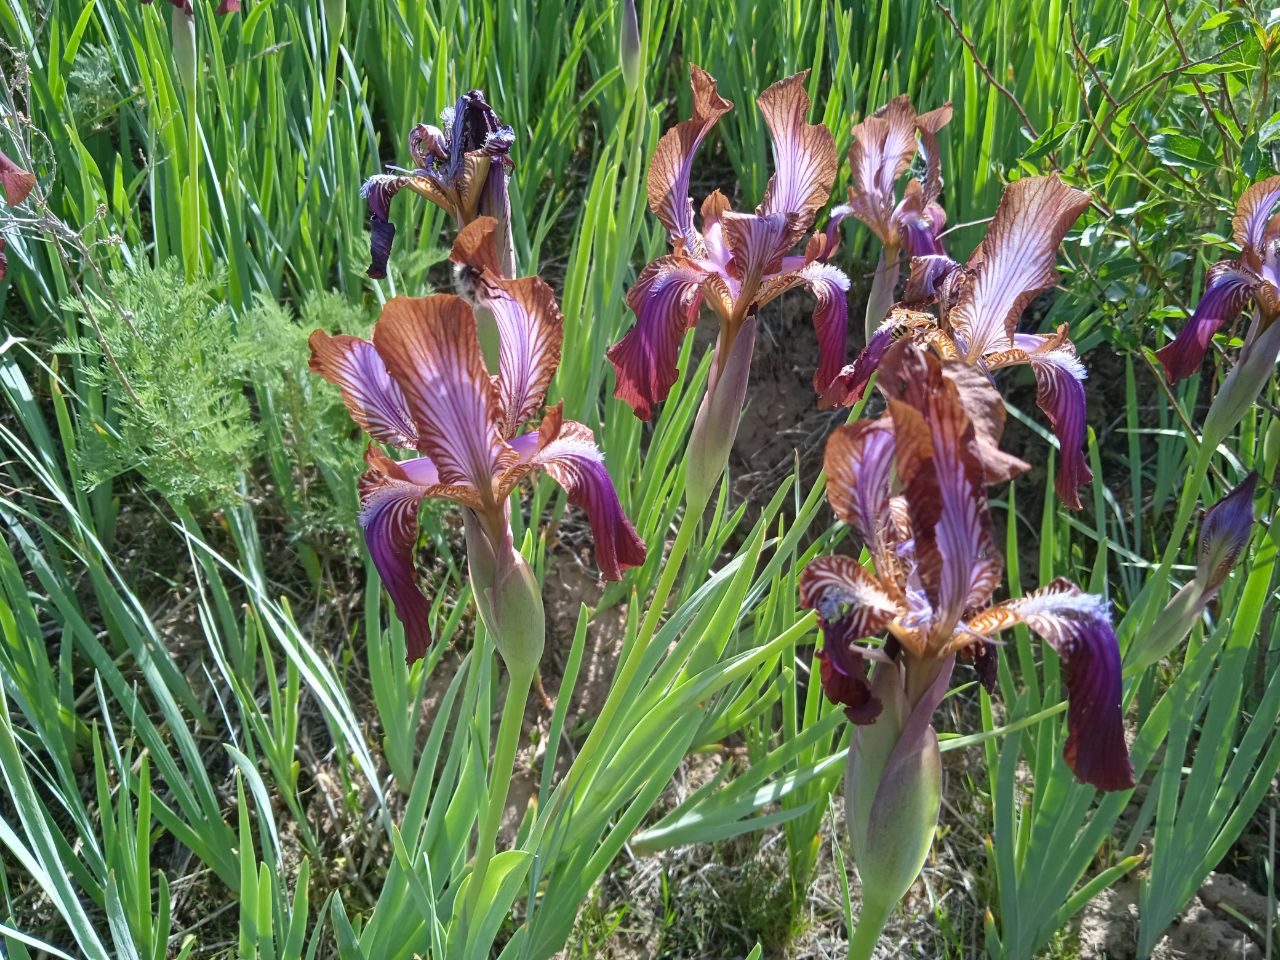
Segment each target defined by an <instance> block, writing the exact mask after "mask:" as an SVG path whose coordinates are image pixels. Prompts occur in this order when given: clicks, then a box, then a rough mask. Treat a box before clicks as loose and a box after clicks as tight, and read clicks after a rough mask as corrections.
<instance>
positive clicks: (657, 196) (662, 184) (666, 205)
mask: <svg viewBox="0 0 1280 960" xmlns="http://www.w3.org/2000/svg"><path fill="white" fill-rule="evenodd" d="M689 81H690V84H691V85H692V87H693V116H692V117H690V118H689V119H688V120H684V121H682V122H680V123H678V124H676V125H675V126H674V127H672V128H671V129H670V130H668V131H667V132H666V133H664V134H663V135H662V139H661V140H659V141H658V146H657V149H656V150H654V152H653V159H652V160H651V161H650V162H649V178H648V188H649V208H650V209H651V210H652V211H653V212H654V215H655V216H657V218H658V219H659V220H661V221H662V225H663V226H665V227H666V228H667V233H668V234H669V235H670V236H671V237H672V239H675V238H680V239H681V240H683V241H685V243H686V244H692V242H693V237H694V234H695V230H694V227H693V201H692V200H691V199H689V174H690V171H691V170H692V168H693V157H694V154H696V153H697V152H698V147H699V146H700V145H701V144H702V141H703V139H704V138H705V137H706V135H707V134H708V133H709V132H710V130H711V128H712V127H714V126H715V125H716V123H717V121H719V119H720V118H721V117H722V116H724V115H725V114H726V113H728V112H729V111H730V110H732V109H733V104H732V103H731V102H730V101H728V100H726V99H724V98H723V97H722V96H720V94H719V93H718V92H717V91H716V81H715V78H714V77H712V76H711V74H709V73H707V72H706V71H705V70H703V69H702V68H701V67H699V66H698V65H697V64H690V66H689Z"/></svg>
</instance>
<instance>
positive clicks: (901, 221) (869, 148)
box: [832, 94, 951, 338]
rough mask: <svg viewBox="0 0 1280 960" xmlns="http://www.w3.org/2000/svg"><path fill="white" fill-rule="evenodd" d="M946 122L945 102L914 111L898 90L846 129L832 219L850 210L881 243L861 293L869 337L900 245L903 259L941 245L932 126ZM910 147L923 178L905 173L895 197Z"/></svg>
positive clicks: (893, 280)
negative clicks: (840, 189)
mask: <svg viewBox="0 0 1280 960" xmlns="http://www.w3.org/2000/svg"><path fill="white" fill-rule="evenodd" d="M950 122H951V104H950V103H944V104H943V105H942V106H940V107H938V108H937V109H936V110H930V111H929V112H928V113H922V114H917V113H916V111H915V108H914V107H913V106H912V105H911V98H910V97H908V96H907V95H906V94H903V95H902V96H899V97H894V99H892V100H890V101H889V102H888V103H886V104H885V105H884V106H883V107H881V108H880V109H879V110H877V111H876V112H875V113H873V114H872V115H871V116H869V117H867V119H865V120H863V121H862V122H861V123H859V124H858V125H857V126H855V127H854V128H853V131H852V133H853V146H851V147H850V148H849V170H850V172H851V173H852V175H853V183H852V184H851V185H850V186H849V204H848V206H847V207H838V208H837V209H836V210H834V211H832V219H833V220H838V219H839V218H841V217H843V216H844V215H845V214H852V215H853V216H854V217H856V218H857V219H859V220H861V221H862V222H863V223H865V224H866V225H867V226H868V227H870V228H871V231H872V232H873V233H874V234H875V235H876V237H877V238H878V239H879V241H880V243H881V245H882V246H881V250H880V260H879V262H878V263H877V264H876V273H875V279H874V280H873V281H872V285H871V295H870V297H869V298H868V300H867V337H868V338H870V337H871V335H872V333H873V331H875V329H876V328H877V327H878V326H880V324H881V323H883V322H884V318H885V315H886V314H887V313H888V312H889V307H890V306H892V305H893V294H894V290H895V289H896V288H897V285H898V277H899V275H900V273H901V254H902V253H903V251H905V252H906V255H907V258H908V259H910V258H911V257H923V256H928V255H931V254H940V253H943V252H944V251H943V247H942V241H941V240H939V239H938V235H939V234H940V233H941V232H942V228H943V227H944V226H945V225H946V222H947V215H946V212H945V211H944V210H943V209H942V207H941V206H940V205H939V204H938V196H939V195H940V194H941V193H942V159H941V155H940V153H939V150H938V131H939V130H941V129H942V128H943V127H945V126H946V125H947V124H948V123H950ZM917 152H918V153H920V154H921V155H922V156H923V157H924V161H925V167H924V176H923V179H916V178H914V177H913V178H911V179H909V180H907V185H906V187H905V188H904V189H903V194H902V198H901V199H899V198H898V195H897V184H898V180H899V179H900V178H901V177H902V175H903V174H904V173H906V172H907V171H908V170H909V169H910V168H911V163H912V160H913V158H914V157H915V155H916V153H917Z"/></svg>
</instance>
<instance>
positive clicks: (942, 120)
mask: <svg viewBox="0 0 1280 960" xmlns="http://www.w3.org/2000/svg"><path fill="white" fill-rule="evenodd" d="M951 113H952V110H951V101H950V100H948V101H947V102H946V103H944V104H943V105H942V106H940V107H938V108H937V109H936V110H930V111H929V112H928V113H922V114H920V115H919V116H918V117H916V130H917V132H918V133H919V134H920V152H921V153H923V154H924V161H925V174H924V183H923V186H924V195H925V199H926V200H927V201H929V202H932V201H934V200H937V199H938V195H939V194H941V193H942V151H941V150H940V149H939V147H938V131H939V130H941V129H942V128H943V127H945V126H946V125H947V124H948V123H950V122H951Z"/></svg>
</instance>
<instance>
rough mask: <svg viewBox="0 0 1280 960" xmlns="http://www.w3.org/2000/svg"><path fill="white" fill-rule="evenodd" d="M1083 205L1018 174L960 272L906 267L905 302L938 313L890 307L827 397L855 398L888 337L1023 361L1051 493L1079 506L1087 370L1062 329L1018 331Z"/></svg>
mask: <svg viewBox="0 0 1280 960" xmlns="http://www.w3.org/2000/svg"><path fill="white" fill-rule="evenodd" d="M1088 205H1089V195H1088V194H1087V193H1085V192H1084V191H1082V190H1076V189H1074V188H1072V187H1069V186H1067V185H1066V184H1065V183H1063V182H1062V181H1061V180H1060V179H1058V177H1057V176H1056V175H1054V176H1049V177H1024V178H1023V179H1021V180H1018V181H1016V182H1014V183H1011V184H1009V186H1008V187H1006V188H1005V191H1004V196H1003V197H1002V198H1001V200H1000V206H999V207H998V208H997V209H996V215H995V217H994V218H993V219H992V221H991V225H990V227H988V229H987V235H986V237H985V238H984V239H983V241H982V243H981V244H979V245H978V249H977V250H975V251H974V252H973V254H972V256H970V258H969V263H968V265H967V266H961V265H960V264H959V263H957V262H956V261H954V260H952V259H951V258H950V257H947V256H946V255H944V254H931V255H928V256H922V257H916V258H914V259H913V260H912V261H911V277H910V279H909V280H908V282H907V289H906V292H905V295H904V303H905V304H907V305H909V306H916V305H919V306H926V305H928V304H936V306H937V311H938V313H937V316H936V317H934V316H933V315H932V314H929V313H921V312H918V311H915V310H894V311H892V312H891V313H890V315H889V317H888V319H886V320H885V322H884V323H883V324H882V325H881V326H880V328H879V329H878V330H876V332H875V334H874V335H873V336H872V337H871V339H870V340H868V342H867V346H866V349H865V350H864V351H863V352H862V354H861V355H860V356H859V357H858V358H857V360H856V361H855V362H854V363H852V364H850V365H849V366H847V367H845V368H844V369H843V370H842V371H841V372H840V375H839V376H838V377H837V378H836V379H835V381H834V382H833V383H832V386H831V389H830V391H829V394H828V397H827V400H828V402H829V403H831V404H833V405H837V406H839V405H848V404H851V403H853V402H854V401H856V400H858V399H859V398H860V397H861V396H862V393H863V391H864V390H865V389H866V385H867V381H868V380H869V379H870V378H871V374H873V373H874V372H875V371H876V369H877V367H878V366H879V363H880V358H881V357H883V356H884V352H885V350H886V349H888V347H889V345H890V344H891V343H892V342H893V340H894V339H895V338H896V337H898V336H900V335H903V334H906V335H908V336H911V337H912V338H913V339H916V340H917V341H920V342H924V343H928V344H930V345H931V346H932V347H933V348H934V349H935V350H936V351H937V353H938V354H939V355H940V356H942V357H944V358H956V359H960V360H963V361H964V362H966V363H970V364H975V365H977V366H978V367H979V368H981V369H982V370H984V371H987V372H991V371H994V370H997V369H999V368H1001V367H1009V366H1014V365H1017V364H1028V365H1030V367H1031V369H1032V371H1033V372H1034V373H1035V377H1036V387H1037V391H1036V404H1037V405H1038V406H1039V407H1040V409H1041V410H1042V411H1043V412H1044V414H1045V415H1046V416H1047V417H1048V418H1049V422H1050V424H1052V426H1053V430H1054V433H1055V434H1056V435H1057V437H1058V442H1059V446H1060V447H1061V457H1062V459H1061V463H1060V465H1059V468H1058V476H1057V483H1056V487H1057V491H1058V496H1059V497H1060V498H1061V499H1062V501H1063V503H1065V504H1066V505H1067V506H1069V507H1071V508H1072V509H1073V510H1079V509H1080V494H1079V489H1080V487H1081V486H1083V485H1084V484H1086V483H1088V482H1089V481H1090V480H1091V479H1093V473H1092V472H1091V471H1090V470H1089V465H1088V463H1086V462H1085V456H1084V452H1083V445H1084V439H1085V418H1086V408H1085V395H1084V380H1085V377H1086V376H1087V374H1086V372H1085V369H1084V365H1083V364H1081V363H1080V360H1079V359H1078V358H1077V357H1076V351H1075V345H1074V344H1072V342H1071V340H1070V339H1069V338H1068V336H1067V329H1066V327H1065V325H1064V326H1062V327H1059V328H1058V329H1057V330H1056V331H1054V332H1053V333H1049V334H1032V333H1019V332H1018V330H1017V327H1018V320H1019V318H1020V317H1021V316H1022V311H1023V310H1025V309H1026V307H1027V305H1028V304H1029V303H1030V302H1031V300H1032V299H1033V298H1034V297H1035V296H1036V295H1037V294H1038V293H1041V292H1042V291H1044V290H1048V289H1049V288H1051V287H1053V286H1054V285H1055V284H1056V283H1057V279H1058V272H1057V268H1056V258H1057V252H1058V247H1059V245H1060V244H1061V243H1062V238H1063V237H1065V236H1066V234H1067V231H1068V230H1069V229H1071V226H1072V224H1074V223H1075V222H1076V220H1077V219H1078V218H1079V216H1080V214H1081V213H1083V212H1084V210H1085V208H1086V207H1087V206H1088Z"/></svg>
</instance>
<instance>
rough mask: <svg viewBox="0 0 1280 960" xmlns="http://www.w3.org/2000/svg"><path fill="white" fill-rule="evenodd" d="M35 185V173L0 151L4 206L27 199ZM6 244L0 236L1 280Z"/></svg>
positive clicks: (6, 267)
mask: <svg viewBox="0 0 1280 960" xmlns="http://www.w3.org/2000/svg"><path fill="white" fill-rule="evenodd" d="M35 185H36V177H35V174H33V173H31V172H30V171H29V170H23V169H22V168H21V167H20V166H18V165H17V164H16V163H14V162H13V161H12V160H10V159H9V158H8V157H6V156H5V155H4V154H3V153H0V193H3V194H4V202H5V205H6V206H9V207H16V206H17V205H18V204H20V203H21V202H22V201H23V200H25V199H27V195H28V194H30V193H31V191H32V190H34V189H35ZM8 246H9V241H8V240H6V239H5V238H4V237H0V280H3V279H4V278H5V276H7V275H8V272H9V258H8V256H7V255H6V254H5V250H6V249H7V248H8Z"/></svg>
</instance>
